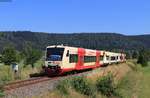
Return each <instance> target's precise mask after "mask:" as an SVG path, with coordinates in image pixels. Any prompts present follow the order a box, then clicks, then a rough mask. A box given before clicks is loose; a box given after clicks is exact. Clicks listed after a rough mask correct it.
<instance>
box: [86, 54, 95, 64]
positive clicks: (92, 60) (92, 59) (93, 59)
mask: <svg viewBox="0 0 150 98" xmlns="http://www.w3.org/2000/svg"><path fill="white" fill-rule="evenodd" d="M88 62H96V56H84V63H88Z"/></svg>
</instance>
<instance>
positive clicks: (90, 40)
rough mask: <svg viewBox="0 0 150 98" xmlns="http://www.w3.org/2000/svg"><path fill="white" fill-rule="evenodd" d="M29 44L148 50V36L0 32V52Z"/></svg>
mask: <svg viewBox="0 0 150 98" xmlns="http://www.w3.org/2000/svg"><path fill="white" fill-rule="evenodd" d="M26 42H31V43H32V44H33V48H36V49H40V50H44V49H45V47H46V46H48V45H56V44H57V45H58V44H59V45H60V44H64V45H69V46H74V47H83V48H89V49H99V50H109V51H110V50H111V51H112V50H113V49H122V50H135V49H140V48H150V35H139V36H125V35H121V34H116V33H72V34H59V33H39V32H30V31H16V32H0V50H2V49H3V47H5V46H7V45H12V46H14V48H15V49H17V50H22V49H23V48H24V43H26Z"/></svg>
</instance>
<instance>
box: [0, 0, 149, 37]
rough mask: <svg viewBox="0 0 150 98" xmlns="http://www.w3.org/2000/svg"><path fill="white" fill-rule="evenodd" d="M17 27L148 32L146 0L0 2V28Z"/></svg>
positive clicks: (29, 29) (75, 31)
mask: <svg viewBox="0 0 150 98" xmlns="http://www.w3.org/2000/svg"><path fill="white" fill-rule="evenodd" d="M0 1H1V0H0ZM3 1H4V0H3ZM18 30H19V31H21V30H25V31H26V30H27V31H38V32H48V33H80V32H115V33H121V34H125V35H139V34H150V0H12V2H0V31H18Z"/></svg>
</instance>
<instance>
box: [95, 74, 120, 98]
mask: <svg viewBox="0 0 150 98" xmlns="http://www.w3.org/2000/svg"><path fill="white" fill-rule="evenodd" d="M113 77H114V76H113V75H111V74H108V75H106V76H102V77H100V78H99V79H98V80H97V82H96V88H97V90H98V91H99V92H101V94H103V95H105V96H107V97H111V96H118V95H119V94H118V93H117V88H116V85H115V84H114V80H113Z"/></svg>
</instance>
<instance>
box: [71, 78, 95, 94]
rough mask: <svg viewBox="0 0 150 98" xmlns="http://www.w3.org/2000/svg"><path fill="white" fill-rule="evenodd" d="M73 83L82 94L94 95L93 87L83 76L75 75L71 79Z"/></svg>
mask: <svg viewBox="0 0 150 98" xmlns="http://www.w3.org/2000/svg"><path fill="white" fill-rule="evenodd" d="M71 85H72V86H73V88H75V90H76V91H78V92H80V93H81V94H84V95H88V96H92V95H93V89H92V87H91V85H90V83H88V82H87V81H86V79H85V77H83V76H79V77H75V78H73V79H72V81H71Z"/></svg>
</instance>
